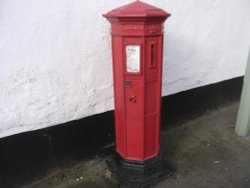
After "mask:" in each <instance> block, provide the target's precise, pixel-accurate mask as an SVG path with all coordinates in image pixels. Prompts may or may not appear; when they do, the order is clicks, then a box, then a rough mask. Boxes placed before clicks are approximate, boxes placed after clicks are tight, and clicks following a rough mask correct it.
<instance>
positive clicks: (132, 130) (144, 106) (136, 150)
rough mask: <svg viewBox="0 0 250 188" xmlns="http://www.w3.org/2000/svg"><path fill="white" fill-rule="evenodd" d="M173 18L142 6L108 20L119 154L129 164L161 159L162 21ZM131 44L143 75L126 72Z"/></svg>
mask: <svg viewBox="0 0 250 188" xmlns="http://www.w3.org/2000/svg"><path fill="white" fill-rule="evenodd" d="M169 16H170V14H169V13H167V12H165V11H163V10H161V9H159V8H156V7H154V6H151V5H148V4H146V3H143V2H141V1H136V2H134V3H130V4H128V5H126V6H123V7H121V8H118V9H115V10H112V11H111V12H109V13H107V14H105V15H104V17H106V18H107V19H108V20H109V21H110V22H111V24H112V51H113V74H114V94H115V126H116V151H117V152H118V153H119V154H120V155H121V156H122V157H123V158H124V159H127V160H137V161H145V160H147V159H151V158H153V157H155V156H157V155H158V154H159V149H160V143H159V133H160V109H161V84H162V52H163V22H164V21H165V20H166V19H167V17H169ZM127 45H139V46H140V71H139V72H136V73H134V72H127V69H126V46H127Z"/></svg>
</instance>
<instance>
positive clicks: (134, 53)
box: [126, 45, 140, 73]
mask: <svg viewBox="0 0 250 188" xmlns="http://www.w3.org/2000/svg"><path fill="white" fill-rule="evenodd" d="M126 71H127V72H131V73H138V72H140V45H126Z"/></svg>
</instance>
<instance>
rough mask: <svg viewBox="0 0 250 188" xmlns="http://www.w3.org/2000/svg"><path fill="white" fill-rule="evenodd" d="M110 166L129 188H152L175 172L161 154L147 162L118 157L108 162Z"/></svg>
mask: <svg viewBox="0 0 250 188" xmlns="http://www.w3.org/2000/svg"><path fill="white" fill-rule="evenodd" d="M108 164H109V166H110V167H111V170H112V171H113V172H115V173H116V174H117V175H118V178H119V179H120V181H121V182H122V183H123V184H124V185H125V186H127V187H128V188H145V187H149V186H152V185H154V184H156V183H158V182H160V181H162V180H163V179H165V178H167V177H169V176H171V175H172V172H173V168H172V167H171V166H170V165H169V164H168V163H167V161H166V160H165V159H163V158H162V155H161V154H159V155H158V156H157V157H155V158H153V159H150V160H147V161H145V162H138V161H130V160H124V159H122V158H121V157H120V156H118V155H117V156H115V157H113V158H112V159H111V160H108Z"/></svg>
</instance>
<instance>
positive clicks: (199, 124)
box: [26, 103, 250, 188]
mask: <svg viewBox="0 0 250 188" xmlns="http://www.w3.org/2000/svg"><path fill="white" fill-rule="evenodd" d="M237 110H238V103H232V104H230V105H227V106H224V107H222V108H219V109H218V110H215V111H211V112H207V113H206V114H204V115H202V116H200V117H199V118H197V119H193V120H190V121H188V122H185V123H183V124H182V125H181V126H178V127H173V126H169V127H170V128H168V129H165V130H163V131H162V134H161V142H162V143H161V148H162V150H163V151H164V153H165V154H166V157H167V159H168V161H169V162H170V163H171V164H172V165H173V166H174V167H175V169H176V170H175V172H174V174H173V176H172V177H170V178H168V179H165V180H164V181H162V182H160V183H158V184H157V185H154V186H153V187H155V188H163V187H164V188H165V187H171V188H196V187H197V188H217V187H218V188H224V187H225V188H249V187H250V157H249V156H250V139H248V138H241V137H238V136H236V135H235V134H234V124H235V119H236V113H237ZM112 148H113V146H112V145H110V146H107V147H106V148H104V149H103V150H101V151H99V152H98V154H97V155H96V156H93V157H90V158H89V159H86V160H85V161H82V162H81V163H79V164H77V165H76V166H74V167H72V168H68V169H65V170H63V171H60V172H57V173H55V174H54V175H50V176H49V177H46V178H44V179H42V180H40V181H38V182H34V183H33V184H32V185H29V186H26V188H44V187H46V188H106V187H107V188H116V187H122V185H121V183H120V182H119V181H118V180H117V178H116V176H115V174H112V172H111V171H110V170H109V169H108V168H107V165H106V162H105V160H106V159H107V158H108V157H109V155H110V154H111V153H112V152H110V151H112Z"/></svg>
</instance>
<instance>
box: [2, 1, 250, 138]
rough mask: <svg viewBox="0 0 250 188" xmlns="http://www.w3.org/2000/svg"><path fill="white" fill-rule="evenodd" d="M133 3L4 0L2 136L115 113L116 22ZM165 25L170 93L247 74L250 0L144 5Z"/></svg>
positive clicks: (166, 89)
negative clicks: (118, 11) (113, 17)
mask: <svg viewBox="0 0 250 188" xmlns="http://www.w3.org/2000/svg"><path fill="white" fill-rule="evenodd" d="M129 2H132V1H129V0H116V1H107V0H98V1H97V0H84V1H80V0H36V1H32V0H2V1H0V137H5V136H8V135H12V134H16V133H20V132H25V131H30V130H35V129H39V128H43V127H48V126H52V125H57V124H60V123H64V122H67V121H70V120H75V119H79V118H83V117H86V116H90V115H93V114H97V113H101V112H105V111H107V110H111V109H113V89H112V67H111V50H110V49H111V41H110V34H109V32H110V31H109V28H110V25H109V23H108V22H107V21H106V20H105V19H104V18H102V14H103V13H106V12H107V11H109V10H110V9H112V8H115V7H118V6H120V5H123V4H126V3H129ZM145 2H147V3H151V4H154V5H156V6H159V7H162V8H164V9H165V10H167V11H169V12H170V13H172V17H170V18H169V20H167V22H166V25H165V26H166V32H165V50H164V71H163V72H164V81H163V95H169V94H173V93H177V92H180V91H185V90H188V89H191V88H195V87H199V86H203V85H207V84H211V83H215V82H219V81H222V80H226V79H230V78H234V77H238V76H242V75H243V74H244V69H245V64H246V59H247V52H248V47H249V41H250V35H249V33H250V23H249V20H250V11H249V7H250V1H249V0H228V1H223V0H203V1H200V0H188V1H187V0H178V1H176V0H145Z"/></svg>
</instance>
